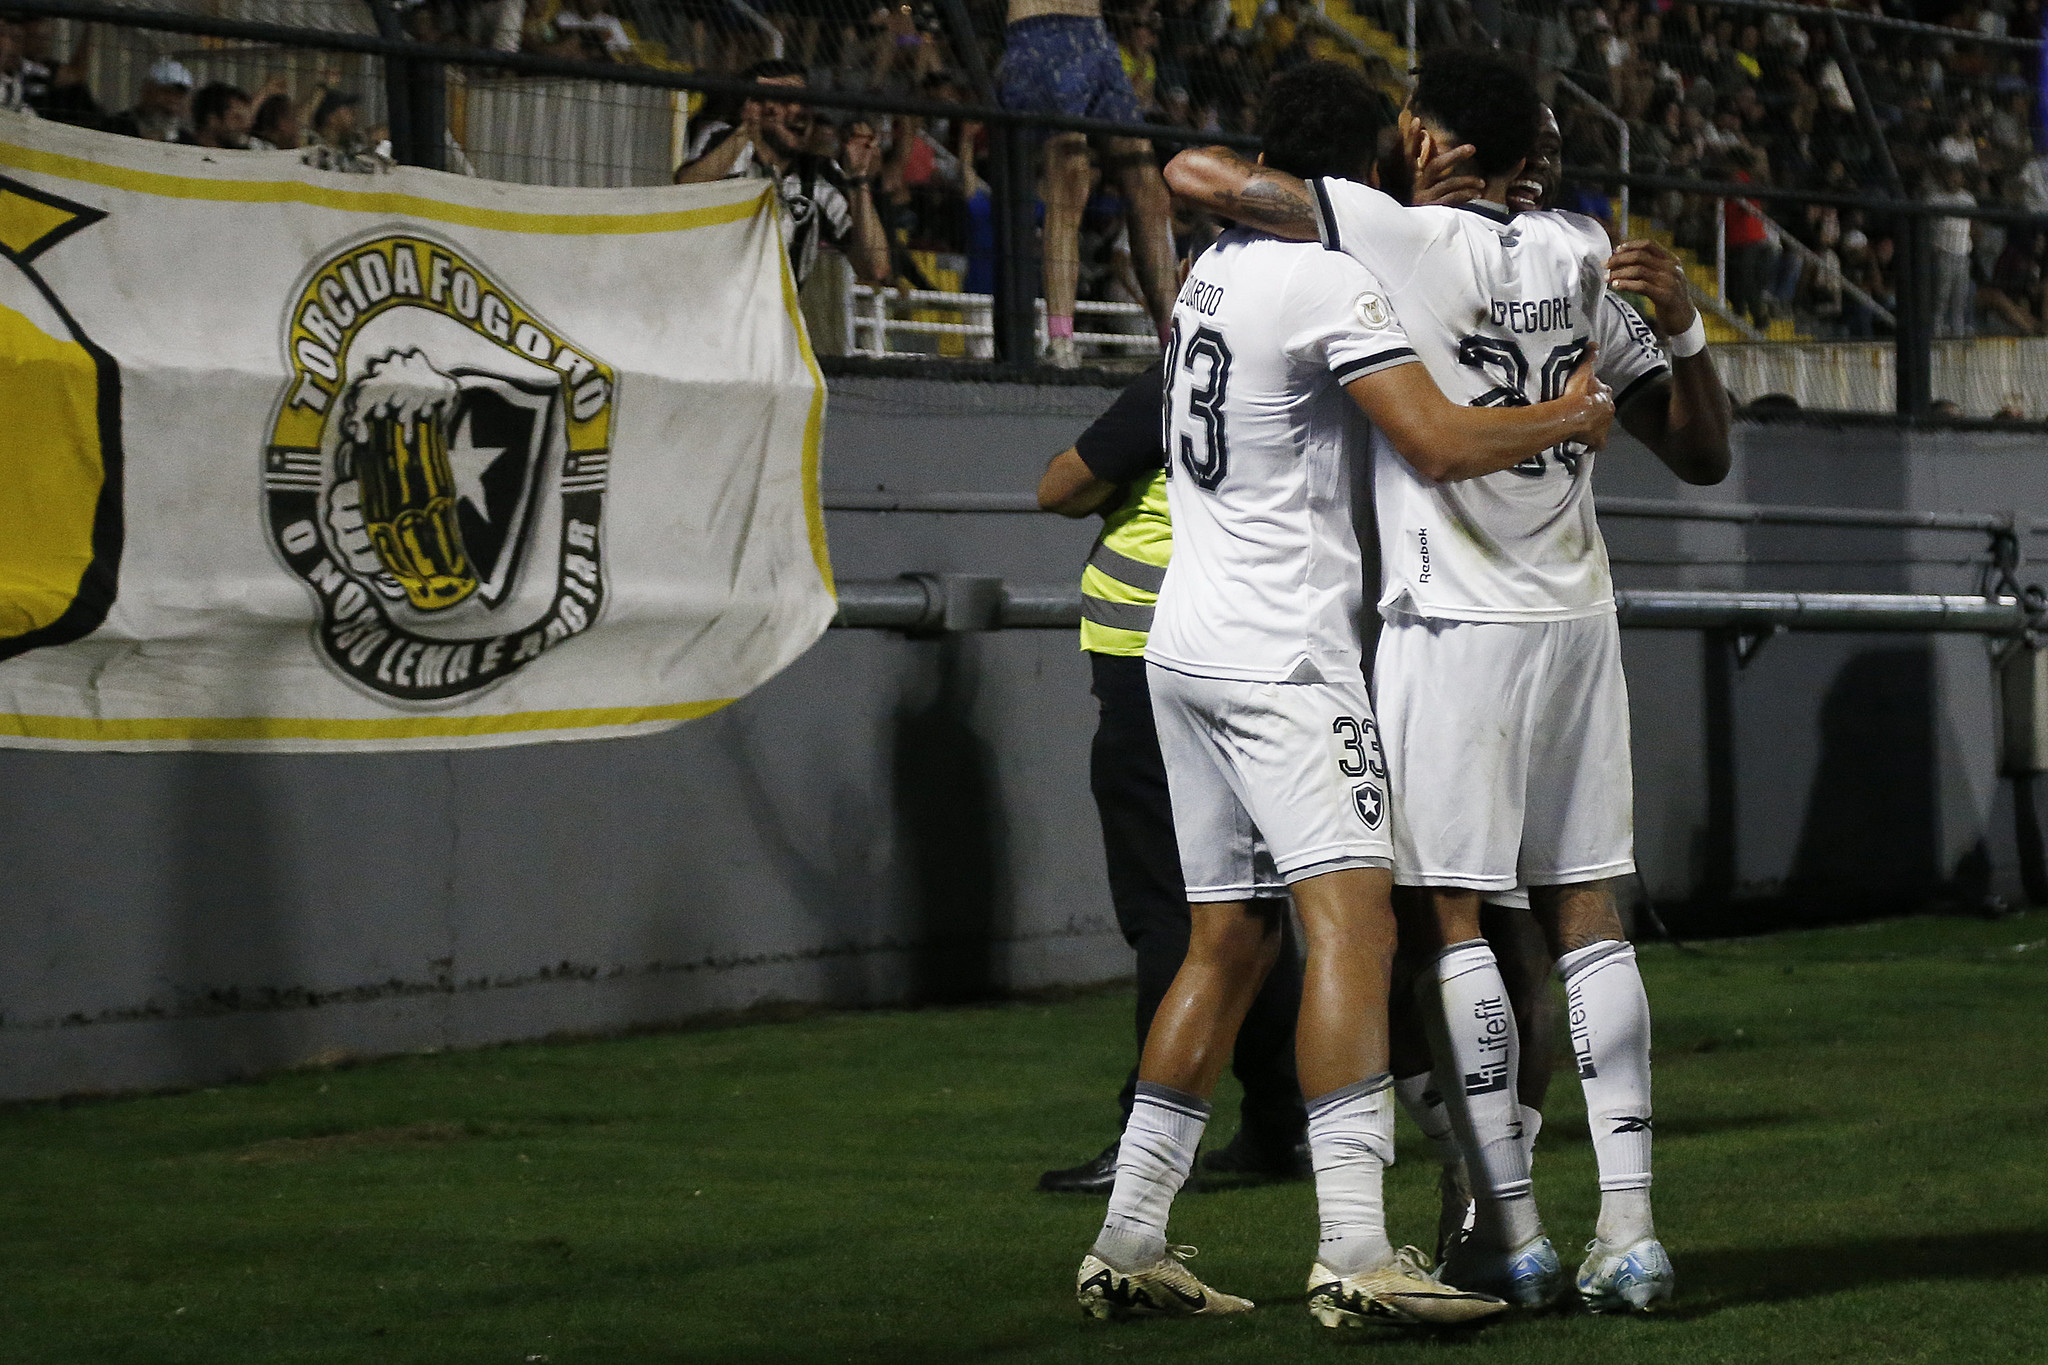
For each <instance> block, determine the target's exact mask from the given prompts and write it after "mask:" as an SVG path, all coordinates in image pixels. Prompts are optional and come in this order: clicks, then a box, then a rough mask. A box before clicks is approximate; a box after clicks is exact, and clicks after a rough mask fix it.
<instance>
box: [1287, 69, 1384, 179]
mask: <svg viewBox="0 0 2048 1365" xmlns="http://www.w3.org/2000/svg"><path fill="white" fill-rule="evenodd" d="M1385 121H1386V115H1385V112H1384V98H1383V97H1382V96H1381V94H1380V92H1379V91H1378V90H1377V89H1375V88H1374V87H1373V84H1372V82H1371V81H1369V80H1367V79H1366V78H1365V73H1363V72H1361V71H1359V70H1357V69H1356V68H1354V67H1349V66H1343V65H1340V64H1339V63H1337V62H1303V63H1302V64H1301V65H1300V66H1295V67H1289V68H1288V69H1287V70H1285V71H1283V72H1281V73H1280V74H1279V75H1277V76H1275V77H1273V79H1272V80H1271V81H1268V82H1267V83H1266V93H1265V97H1264V99H1263V100H1262V101H1261V102H1260V104H1259V138H1260V140H1261V141H1262V142H1263V143H1264V144H1265V147H1264V150H1263V151H1261V153H1260V154H1259V160H1260V161H1262V162H1263V163H1265V164H1266V165H1268V166H1271V167H1272V168H1273V169H1274V170H1276V171H1286V172H1287V173H1288V174H1289V175H1298V176H1300V177H1301V178H1302V179H1304V180H1313V179H1315V178H1316V177H1317V176H1324V175H1334V176H1339V177H1342V178H1343V179H1346V180H1358V181H1364V180H1366V179H1367V178H1368V177H1369V176H1370V175H1371V173H1372V163H1373V160H1374V158H1375V157H1376V156H1377V155H1378V153H1379V145H1380V142H1379V139H1380V126H1381V124H1383V123H1384V122H1385Z"/></svg>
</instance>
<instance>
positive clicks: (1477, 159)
mask: <svg viewBox="0 0 2048 1365" xmlns="http://www.w3.org/2000/svg"><path fill="white" fill-rule="evenodd" d="M1408 105H1409V107H1410V108H1411V109H1413V110H1414V111H1415V112H1416V113H1417V114H1419V115H1421V116H1422V117H1423V118H1427V119H1430V120H1432V121H1433V122H1436V123H1438V124H1441V125H1442V127H1443V129H1444V131H1445V132H1447V133H1449V134H1451V136H1452V137H1454V138H1456V139H1457V140H1458V141H1459V142H1469V143H1470V144H1472V148H1473V157H1472V162H1473V169H1474V170H1475V171H1477V172H1478V173H1479V174H1480V175H1483V176H1486V177H1487V178H1488V179H1491V178H1492V177H1494V176H1496V175H1500V174H1503V173H1504V172H1507V171H1511V170H1513V169H1514V168H1515V163H1516V162H1518V161H1526V160H1527V159H1528V157H1529V154H1530V153H1531V152H1532V151H1534V150H1535V149H1536V128H1537V125H1538V124H1539V123H1541V122H1542V119H1543V115H1542V108H1543V100H1542V98H1541V97H1540V96H1539V95H1537V93H1536V83H1535V82H1534V81H1533V80H1531V79H1530V78H1529V72H1528V70H1527V68H1525V67H1524V66H1523V65H1522V64H1521V63H1520V62H1517V61H1515V60H1513V59H1512V58H1509V57H1505V56H1503V55H1501V54H1500V53H1498V52H1494V51H1492V50H1491V49H1488V48H1483V47H1453V48H1444V49H1442V50H1441V51H1437V52H1431V53H1428V54H1427V55H1425V56H1424V57H1423V59H1422V69H1421V70H1420V71H1419V72H1417V73H1416V77H1415V93H1414V94H1412V95H1411V96H1409V99H1408Z"/></svg>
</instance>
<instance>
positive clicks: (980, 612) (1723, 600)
mask: <svg viewBox="0 0 2048 1365" xmlns="http://www.w3.org/2000/svg"><path fill="white" fill-rule="evenodd" d="M838 593H839V611H838V614H837V615H836V616H835V617H834V618H833V621H832V624H833V625H835V626H838V627H840V628H842V629H856V630H858V629H865V630H905V631H934V632H935V631H984V630H1071V629H1074V628H1077V627H1078V626H1079V625H1080V623H1081V589H1080V586H1079V585H1078V584H1077V583H1072V582H1068V583H1010V582H1006V581H1005V580H1003V579H1000V578H995V577H990V576H985V575H975V574H905V575H903V576H902V577H900V578H895V579H844V580H841V582H840V583H839V585H838ZM1614 600H1615V614H1616V617H1617V619H1618V620H1619V623H1620V624H1621V625H1622V626H1624V627H1627V628H1629V629H1632V630H1728V631H1736V632H1740V633H1742V634H1745V635H1758V636H1760V635H1768V634H1774V633H1776V632H1778V631H1831V632H1838V631H1910V632H1913V633H1921V632H1936V633H1943V634H1974V635H2018V634H2019V633H2020V632H2022V631H2023V630H2025V629H2027V627H2028V624H2029V616H2028V611H2027V608H2026V606H2025V605H2024V604H2023V603H2022V602H2021V601H2020V600H2019V599H2018V598H2015V597H2011V596H2000V597H1990V598H1986V597H1975V596H1962V595H1943V594H1935V593H1855V592H1722V591H1713V590H1667V589H1642V588H1624V589H1621V590H1620V591H1617V592H1616V593H1615V594H1614Z"/></svg>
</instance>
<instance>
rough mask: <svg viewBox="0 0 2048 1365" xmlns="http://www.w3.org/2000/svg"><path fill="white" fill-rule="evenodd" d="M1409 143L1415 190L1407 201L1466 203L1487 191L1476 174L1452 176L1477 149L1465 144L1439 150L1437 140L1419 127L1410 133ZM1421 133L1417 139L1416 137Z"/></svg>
mask: <svg viewBox="0 0 2048 1365" xmlns="http://www.w3.org/2000/svg"><path fill="white" fill-rule="evenodd" d="M1409 133H1410V140H1411V141H1415V142H1416V144H1417V145H1416V149H1415V152H1414V154H1413V159H1412V160H1411V162H1410V164H1411V165H1412V166H1413V167H1414V170H1415V188H1414V189H1413V190H1412V191H1411V192H1410V194H1409V198H1408V202H1409V203H1410V204H1413V205H1416V206H1418V207H1419V206H1421V205H1424V204H1466V203H1470V202H1471V201H1472V200H1474V199H1477V198H1478V197H1479V196H1480V195H1481V194H1482V193H1484V192H1485V190H1486V181H1485V180H1484V179H1483V178H1482V177H1480V176H1476V175H1456V174H1453V172H1455V171H1456V170H1457V169H1458V168H1459V167H1460V166H1463V165H1464V164H1465V163H1466V160H1467V158H1469V157H1473V156H1476V155H1478V153H1479V149H1478V148H1477V147H1474V146H1472V145H1471V144H1470V143H1466V144H1464V145H1462V146H1458V147H1453V148H1451V149H1450V150H1449V151H1447V152H1446V151H1438V150H1437V147H1436V139H1435V138H1432V137H1431V136H1430V135H1429V134H1428V133H1426V132H1422V131H1421V129H1420V128H1411V129H1410V130H1409ZM1418 133H1419V134H1420V138H1419V140H1418V139H1416V137H1415V135H1416V134H1418Z"/></svg>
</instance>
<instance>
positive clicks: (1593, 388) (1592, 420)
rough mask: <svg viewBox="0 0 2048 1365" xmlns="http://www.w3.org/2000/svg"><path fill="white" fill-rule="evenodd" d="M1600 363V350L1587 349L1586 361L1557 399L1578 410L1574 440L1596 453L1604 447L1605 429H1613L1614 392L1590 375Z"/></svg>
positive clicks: (1595, 348) (1593, 375)
mask: <svg viewBox="0 0 2048 1365" xmlns="http://www.w3.org/2000/svg"><path fill="white" fill-rule="evenodd" d="M1599 359H1600V348H1599V347H1598V346H1588V347H1587V348H1586V358H1585V359H1584V360H1581V361H1580V362H1579V368H1577V369H1576V370H1573V371H1572V377H1571V382H1570V383H1568V384H1566V385H1565V386H1564V393H1563V394H1561V395H1560V396H1561V397H1563V398H1564V399H1566V400H1567V401H1569V402H1571V403H1573V404H1575V405H1576V407H1577V415H1578V417H1579V423H1580V427H1579V432H1578V434H1577V435H1576V436H1575V437H1574V439H1575V440H1580V441H1584V442H1585V443H1586V444H1587V445H1589V446H1591V447H1593V449H1595V450H1600V449H1603V448H1604V447H1605V446H1606V445H1607V429H1608V428H1609V427H1611V426H1613V425H1614V390H1613V389H1610V388H1608V387H1607V385H1605V384H1603V383H1602V382H1601V381H1600V376H1598V375H1596V374H1594V373H1593V367H1594V365H1595V364H1597V363H1598V362H1599Z"/></svg>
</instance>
